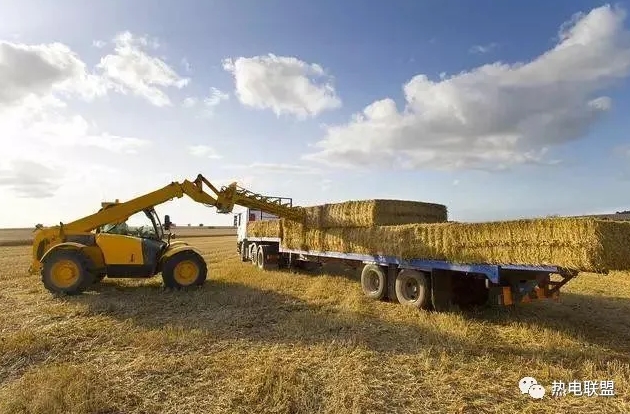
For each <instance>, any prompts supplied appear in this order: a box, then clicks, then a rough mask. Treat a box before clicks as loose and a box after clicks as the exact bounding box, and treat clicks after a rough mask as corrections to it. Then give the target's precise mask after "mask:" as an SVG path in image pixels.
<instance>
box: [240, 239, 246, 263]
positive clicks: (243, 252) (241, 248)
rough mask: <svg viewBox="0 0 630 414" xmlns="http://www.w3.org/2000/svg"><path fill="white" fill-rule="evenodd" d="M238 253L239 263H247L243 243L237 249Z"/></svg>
mask: <svg viewBox="0 0 630 414" xmlns="http://www.w3.org/2000/svg"><path fill="white" fill-rule="evenodd" d="M239 253H240V255H241V262H246V261H247V247H245V243H241V246H240V247H239Z"/></svg>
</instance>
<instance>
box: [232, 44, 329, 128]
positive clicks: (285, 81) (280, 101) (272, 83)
mask: <svg viewBox="0 0 630 414" xmlns="http://www.w3.org/2000/svg"><path fill="white" fill-rule="evenodd" d="M223 68H224V69H225V70H226V71H228V72H230V73H231V74H232V75H233V77H234V82H235V88H236V95H237V97H238V99H239V101H240V102H241V103H242V104H243V105H246V106H250V107H252V108H257V109H270V110H272V111H273V112H274V113H275V114H276V115H277V116H281V115H292V116H296V117H298V118H300V119H305V118H307V117H314V116H317V115H318V114H320V113H321V112H323V111H325V110H329V109H335V108H339V107H340V106H341V100H340V99H339V97H338V96H337V93H336V91H335V88H334V86H333V83H332V78H331V77H330V76H329V75H327V74H326V71H325V70H324V69H323V68H322V67H321V66H320V65H318V64H315V63H306V62H303V61H301V60H299V59H297V58H295V57H286V56H276V55H273V54H268V55H266V56H254V57H249V58H246V57H239V58H238V59H236V60H234V59H225V60H224V61H223Z"/></svg>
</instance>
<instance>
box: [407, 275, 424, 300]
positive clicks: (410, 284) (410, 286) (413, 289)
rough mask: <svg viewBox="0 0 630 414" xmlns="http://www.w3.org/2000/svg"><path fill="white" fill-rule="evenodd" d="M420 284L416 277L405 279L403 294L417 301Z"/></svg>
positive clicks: (408, 298)
mask: <svg viewBox="0 0 630 414" xmlns="http://www.w3.org/2000/svg"><path fill="white" fill-rule="evenodd" d="M419 290H420V286H419V285H418V281H417V280H416V279H414V278H408V279H407V280H405V284H404V288H403V294H404V295H405V299H406V300H409V301H415V300H417V299H418V297H419Z"/></svg>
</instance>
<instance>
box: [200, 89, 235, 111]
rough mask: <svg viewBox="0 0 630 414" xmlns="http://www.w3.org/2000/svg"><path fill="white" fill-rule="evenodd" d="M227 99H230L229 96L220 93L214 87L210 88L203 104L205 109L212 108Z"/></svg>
mask: <svg viewBox="0 0 630 414" xmlns="http://www.w3.org/2000/svg"><path fill="white" fill-rule="evenodd" d="M229 98H230V95H228V94H227V93H225V92H222V91H220V90H219V89H217V88H215V87H211V88H210V95H209V96H208V97H207V98H205V99H204V100H203V103H204V105H205V106H206V108H214V107H215V106H217V105H219V104H220V103H221V102H222V101H227V100H228V99H229Z"/></svg>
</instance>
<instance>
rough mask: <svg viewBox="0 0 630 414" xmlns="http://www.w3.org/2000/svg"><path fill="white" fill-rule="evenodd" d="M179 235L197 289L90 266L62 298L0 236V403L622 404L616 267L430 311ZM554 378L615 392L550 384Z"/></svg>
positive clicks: (626, 279) (212, 406)
mask: <svg viewBox="0 0 630 414" xmlns="http://www.w3.org/2000/svg"><path fill="white" fill-rule="evenodd" d="M188 241H190V242H191V243H192V244H194V245H195V246H197V247H199V248H200V249H201V250H202V251H203V252H204V257H205V259H206V261H207V262H208V266H209V279H208V281H207V282H206V284H205V285H204V286H203V287H202V288H200V289H195V290H187V291H180V292H165V291H162V289H161V280H160V279H159V277H156V278H152V279H149V280H143V281H131V280H115V279H114V280H107V279H105V280H104V281H103V282H102V283H101V284H100V285H95V286H94V289H93V290H91V291H89V292H86V293H85V294H83V295H80V296H77V297H66V298H55V297H53V296H51V295H50V294H48V292H47V291H46V290H45V289H44V288H43V286H42V285H41V283H40V280H39V277H37V276H29V275H28V274H27V271H26V270H27V269H28V265H29V259H30V256H29V253H30V250H29V247H28V246H10V247H0V413H102V414H105V413H262V412H265V413H316V412H324V413H368V412H388V413H389V412H400V413H427V412H437V413H442V412H443V413H504V412H521V413H541V412H542V413H560V412H562V413H564V412H585V413H586V412H600V413H627V412H630V394H629V393H628V391H629V389H630V388H629V387H630V328H629V327H630V274H624V273H614V274H611V275H609V276H601V275H591V274H581V275H580V276H579V277H578V278H577V279H575V280H573V281H571V282H570V283H569V284H568V285H567V286H566V291H565V293H564V295H563V296H561V298H560V302H559V303H555V302H540V303H532V304H529V305H523V306H522V307H520V308H518V309H516V310H506V309H502V310H496V309H489V310H484V311H477V312H473V313H448V314H447V313H443V314H439V313H430V312H418V311H414V310H411V309H406V308H404V307H402V306H400V305H397V304H394V303H386V302H373V301H370V300H368V299H366V298H365V297H364V296H363V295H362V293H361V289H360V285H359V283H358V279H357V277H356V275H354V274H350V273H345V274H344V273H340V272H332V271H331V272H321V273H317V274H306V273H302V274H291V273H289V272H262V271H260V270H258V269H256V268H254V267H252V266H251V265H250V264H248V263H242V262H241V261H240V260H239V258H238V256H237V254H236V251H235V239H234V237H233V236H230V237H206V238H193V239H188ZM524 376H533V377H535V378H536V379H537V380H538V382H539V383H541V384H543V385H544V386H546V387H547V395H546V396H545V398H544V399H543V400H541V401H535V400H532V399H531V397H529V396H528V395H521V394H520V392H519V390H518V386H517V383H518V381H519V379H520V378H521V377H524ZM554 380H558V381H560V380H561V381H564V382H566V383H568V382H570V381H572V380H579V381H585V380H597V381H599V380H613V381H614V387H615V392H616V394H617V395H616V396H614V397H603V396H591V397H587V396H570V395H567V396H566V397H560V398H550V396H549V392H550V385H551V383H552V381H554Z"/></svg>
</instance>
